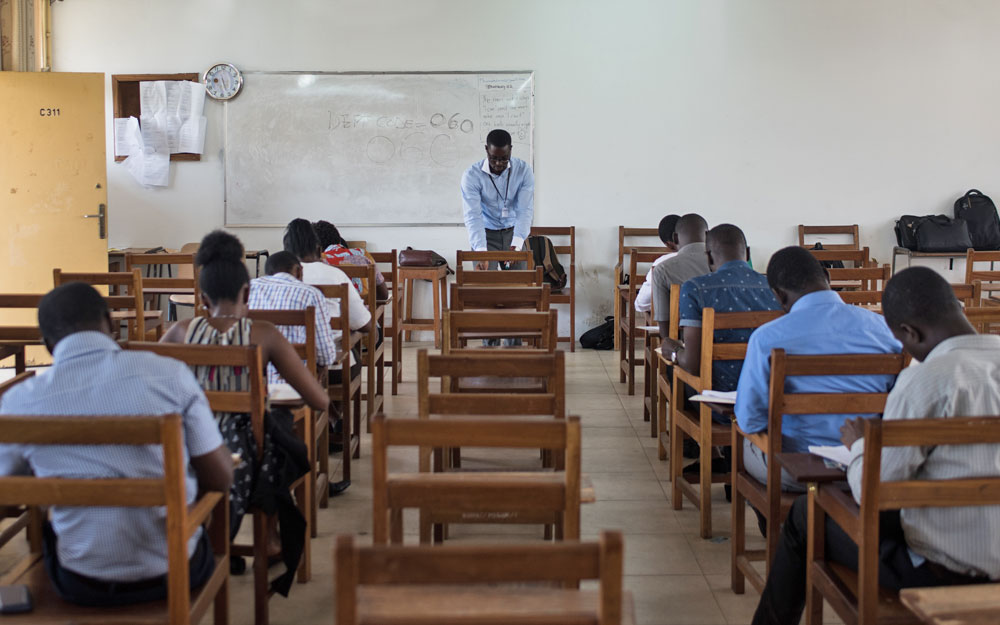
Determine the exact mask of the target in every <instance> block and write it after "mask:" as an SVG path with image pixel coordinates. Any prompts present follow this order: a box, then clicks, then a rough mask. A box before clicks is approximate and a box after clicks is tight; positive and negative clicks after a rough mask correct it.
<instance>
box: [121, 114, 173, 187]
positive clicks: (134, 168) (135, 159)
mask: <svg viewBox="0 0 1000 625" xmlns="http://www.w3.org/2000/svg"><path fill="white" fill-rule="evenodd" d="M123 121H124V122H125V123H124V124H122V126H123V129H122V130H123V132H122V137H123V144H124V149H125V150H127V151H128V154H129V157H128V158H126V159H125V167H126V168H127V169H128V171H129V173H130V174H132V177H133V178H135V179H136V181H137V182H138V183H139V184H142V185H146V186H159V187H165V186H167V183H168V182H169V181H170V152H169V151H168V150H167V137H166V132H165V131H164V129H163V128H162V127H161V126H160V125H159V124H158V123H157V122H156V120H155V118H154V119H147V120H145V121H144V122H143V124H142V128H140V127H139V120H138V119H136V118H134V117H129V118H128V119H127V120H123ZM116 129H117V124H116ZM115 143H116V145H117V143H118V140H117V138H116V140H115Z"/></svg>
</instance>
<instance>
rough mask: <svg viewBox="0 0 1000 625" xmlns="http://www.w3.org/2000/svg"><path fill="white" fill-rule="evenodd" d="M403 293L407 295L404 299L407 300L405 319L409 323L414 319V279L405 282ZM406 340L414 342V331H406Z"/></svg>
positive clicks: (407, 279)
mask: <svg viewBox="0 0 1000 625" xmlns="http://www.w3.org/2000/svg"><path fill="white" fill-rule="evenodd" d="M403 293H405V295H404V298H405V299H406V316H405V317H404V318H403V319H404V321H405V322H406V323H409V322H410V320H411V319H413V295H414V293H413V278H406V279H405V280H403ZM406 340H407V341H412V340H413V330H407V331H406Z"/></svg>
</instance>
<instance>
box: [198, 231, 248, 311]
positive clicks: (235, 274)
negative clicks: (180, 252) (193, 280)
mask: <svg viewBox="0 0 1000 625" xmlns="http://www.w3.org/2000/svg"><path fill="white" fill-rule="evenodd" d="M194 264H195V265H197V266H198V267H200V268H201V270H200V273H199V276H198V285H199V286H200V287H201V292H202V293H204V294H205V296H206V297H208V299H209V300H210V301H213V302H218V301H227V302H234V301H236V298H238V297H239V295H240V289H242V288H243V285H245V284H250V273H249V272H248V271H247V266H246V264H245V263H244V262H243V244H242V243H240V240H239V239H237V238H236V237H235V236H233V235H231V234H229V233H228V232H224V231H222V230H215V231H213V232H209V233H208V234H206V235H205V238H204V239H202V240H201V246H200V247H199V248H198V253H197V254H195V257H194Z"/></svg>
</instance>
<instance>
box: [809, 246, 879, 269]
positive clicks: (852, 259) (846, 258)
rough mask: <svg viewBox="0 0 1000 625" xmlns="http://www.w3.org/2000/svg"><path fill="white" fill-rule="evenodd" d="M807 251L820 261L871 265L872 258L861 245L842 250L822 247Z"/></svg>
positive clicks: (857, 265)
mask: <svg viewBox="0 0 1000 625" xmlns="http://www.w3.org/2000/svg"><path fill="white" fill-rule="evenodd" d="M809 252H810V253H811V254H812V255H813V257H814V258H815V259H816V260H818V261H820V262H824V261H826V262H836V261H838V260H839V261H840V262H842V263H844V264H845V267H846V265H847V263H851V264H852V265H853V266H854V267H857V268H861V267H868V266H870V265H871V262H872V259H871V256H870V255H869V253H868V248H867V247H863V248H861V249H860V250H859V249H844V250H834V249H822V250H813V249H810V250H809Z"/></svg>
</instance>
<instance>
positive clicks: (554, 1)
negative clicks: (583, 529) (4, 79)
mask: <svg viewBox="0 0 1000 625" xmlns="http://www.w3.org/2000/svg"><path fill="white" fill-rule="evenodd" d="M53 22H54V23H53V26H54V31H55V36H54V54H55V59H54V61H55V68H56V70H58V71H101V72H105V73H106V74H108V75H109V76H110V74H114V73H147V72H148V73H154V72H155V73H160V72H162V73H173V72H193V71H198V72H201V71H204V69H205V68H207V67H208V66H209V65H211V64H212V63H214V62H217V61H228V62H232V63H234V64H235V65H237V66H238V67H240V68H242V69H244V70H319V71H343V70H373V71H378V70H507V69H533V70H535V71H536V91H535V93H536V98H535V128H536V130H535V133H536V134H535V145H536V158H535V166H536V167H535V169H536V172H535V173H536V178H537V180H538V182H537V189H536V213H535V223H536V224H538V225H563V224H570V223H574V224H576V225H577V227H578V232H579V240H578V248H579V250H580V253H579V260H578V273H577V276H578V281H579V283H580V300H579V304H578V319H579V320H580V321H579V322H578V332H580V331H583V330H584V329H586V328H587V327H588V326H590V325H593V323H594V322H595V320H596V319H597V317H598V315H599V314H606V312H607V311H609V310H610V296H609V294H610V285H611V281H610V271H609V270H608V269H607V267H610V266H611V265H612V264H613V263H614V256H615V248H616V245H617V242H616V230H615V227H616V226H617V225H619V224H626V225H632V226H639V225H655V224H656V223H657V221H658V220H659V218H660V217H661V216H662V215H663V214H665V213H668V212H677V213H684V212H689V211H697V212H700V213H702V214H703V215H704V216H705V217H706V218H707V219H708V220H709V222H710V223H712V224H716V223H721V222H725V221H728V222H733V223H736V224H738V225H740V226H741V227H743V228H744V230H745V231H746V233H747V236H748V239H749V241H750V244H751V246H752V248H753V249H754V255H755V264H756V265H757V267H758V268H759V269H761V268H763V267H764V266H765V264H766V260H767V257H768V256H769V255H770V254H771V253H772V252H773V251H774V250H776V249H778V248H780V247H782V246H784V245H787V244H791V243H794V241H795V239H794V236H795V232H794V227H795V224H798V223H801V222H806V223H859V224H860V225H861V230H862V236H863V239H864V242H863V243H864V244H865V245H868V246H870V247H871V248H872V251H873V254H874V255H875V256H876V257H877V258H878V259H880V260H885V261H888V260H889V252H890V250H891V246H892V244H893V236H892V223H893V220H894V219H895V218H896V217H898V216H899V215H900V214H903V213H913V214H925V213H931V212H944V213H947V214H950V213H951V203H952V202H953V201H954V199H955V198H956V197H958V196H959V195H960V194H961V193H963V192H964V191H965V190H966V189H968V188H969V187H978V188H980V189H982V190H983V191H984V192H986V193H990V192H991V191H993V192H994V195H995V196H998V200H1000V191H998V190H997V185H996V184H995V183H996V181H997V175H998V173H1000V122H998V121H997V118H998V114H997V104H998V102H1000V70H998V69H997V60H998V59H1000V38H998V37H996V32H997V26H998V25H1000V3H996V2H992V1H990V0H977V1H960V0H933V1H932V0H879V1H878V2H871V1H870V0H850V1H838V2H802V1H801V0H781V1H779V0H754V1H752V2H748V1H740V0H731V1H729V2H723V1H719V0H714V1H713V0H684V1H681V0H617V1H615V2H608V1H607V0H506V1H504V2H491V3H485V2H475V1H472V0H336V1H333V0H311V1H310V0H282V1H280V2H275V1H274V0H212V1H211V2H206V1H205V0H200V1H198V0H171V1H163V0H161V1H153V0H86V1H84V0H66V1H65V2H58V3H56V4H55V5H53ZM207 108H208V109H209V110H208V115H209V136H208V139H207V142H206V154H205V156H204V157H203V160H202V161H201V162H198V163H174V164H173V166H172V167H173V173H172V174H171V176H172V180H171V184H170V186H169V187H168V188H166V189H157V190H149V189H144V188H141V187H140V186H138V185H137V184H136V183H135V182H134V181H133V180H132V179H131V178H130V177H129V176H128V174H127V173H126V172H125V171H124V169H123V168H122V167H121V166H120V165H118V164H116V163H114V161H113V158H112V156H111V149H110V146H111V145H112V144H111V120H110V116H111V103H110V78H109V80H108V118H109V119H108V142H109V143H108V145H109V151H108V153H109V159H108V179H109V203H110V211H111V237H110V244H112V245H115V246H125V245H133V244H134V245H159V244H165V245H179V244H181V243H183V242H186V241H193V240H197V239H199V238H200V237H201V235H203V234H204V233H205V232H207V231H208V230H210V229H212V228H216V227H219V226H221V224H222V219H223V216H222V211H223V204H222V202H223V167H222V161H221V158H222V154H221V146H222V128H221V115H220V112H221V106H218V105H216V104H214V103H213V104H210V105H208V106H207ZM455 185H456V188H457V186H458V181H457V180H456V181H455ZM460 210H461V209H460V206H459V205H458V202H457V201H456V206H455V215H456V219H457V218H458V217H459V215H460ZM237 234H238V235H239V236H240V237H241V238H242V239H243V240H244V242H245V244H246V245H247V247H267V248H270V249H272V250H275V249H278V248H279V247H280V232H279V231H277V230H261V229H243V230H238V231H237ZM346 234H347V236H348V238H357V239H367V240H369V241H371V242H373V246H374V247H375V249H389V248H392V247H397V248H402V247H405V246H407V245H413V246H414V247H432V248H436V249H438V250H439V251H441V252H443V253H446V252H449V251H451V250H454V249H456V248H458V247H464V246H465V245H466V237H465V233H464V230H463V229H457V228H452V229H447V228H446V229H438V228H427V229H405V230H404V229H393V228H378V229H358V230H354V231H351V232H348V233H346Z"/></svg>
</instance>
